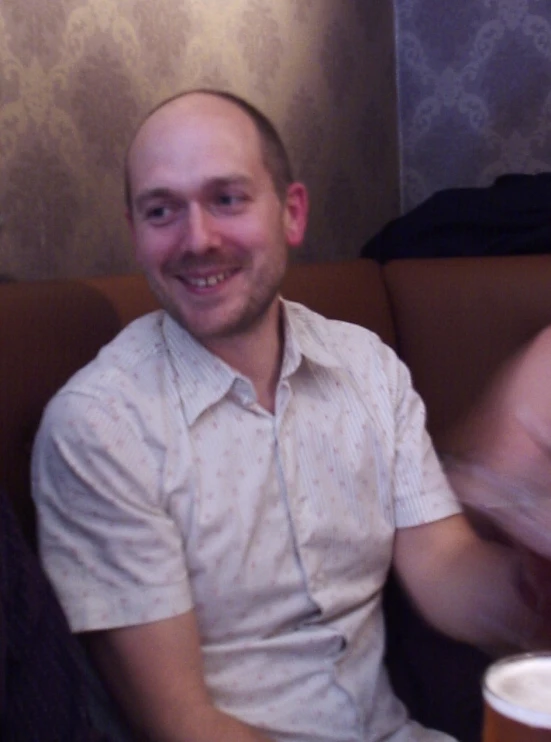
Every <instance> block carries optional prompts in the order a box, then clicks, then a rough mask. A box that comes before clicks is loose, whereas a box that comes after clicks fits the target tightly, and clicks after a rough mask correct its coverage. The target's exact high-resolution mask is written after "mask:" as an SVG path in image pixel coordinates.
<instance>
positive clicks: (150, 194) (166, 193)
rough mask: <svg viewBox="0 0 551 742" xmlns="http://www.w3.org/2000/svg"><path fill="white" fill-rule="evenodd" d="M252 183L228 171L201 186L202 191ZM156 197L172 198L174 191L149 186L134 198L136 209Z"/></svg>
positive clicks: (244, 177)
mask: <svg viewBox="0 0 551 742" xmlns="http://www.w3.org/2000/svg"><path fill="white" fill-rule="evenodd" d="M251 183H252V178H250V177H249V176H247V175H243V174H241V173H235V174H232V173H230V174H229V175H221V176H217V177H215V178H210V179H209V180H207V181H206V182H205V183H204V184H203V185H202V187H201V190H203V191H209V190H213V189H216V188H227V187H228V186H235V185H237V186H248V185H250V184H251ZM156 198H159V199H162V198H174V191H172V190H171V189H170V188H150V189H148V190H146V191H143V192H142V193H139V194H138V195H137V196H136V198H135V199H134V203H135V206H136V208H137V209H138V210H141V209H143V208H144V207H145V205H146V204H147V203H148V201H152V200H154V199H156Z"/></svg>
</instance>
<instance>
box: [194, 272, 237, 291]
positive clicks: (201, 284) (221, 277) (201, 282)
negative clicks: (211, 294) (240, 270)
mask: <svg viewBox="0 0 551 742" xmlns="http://www.w3.org/2000/svg"><path fill="white" fill-rule="evenodd" d="M229 275H230V271H227V272H226V273H217V274H216V275H214V276H207V277H206V278H188V279H187V281H188V283H190V284H191V285H192V286H196V287H197V288H200V289H204V288H206V287H207V286H216V284H217V283H220V282H221V281H225V280H226V278H228V276H229Z"/></svg>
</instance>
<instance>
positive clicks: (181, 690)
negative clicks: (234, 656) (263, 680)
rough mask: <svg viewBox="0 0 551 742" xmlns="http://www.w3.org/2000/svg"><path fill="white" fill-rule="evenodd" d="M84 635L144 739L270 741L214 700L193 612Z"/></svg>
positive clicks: (171, 741)
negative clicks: (217, 706) (204, 670)
mask: <svg viewBox="0 0 551 742" xmlns="http://www.w3.org/2000/svg"><path fill="white" fill-rule="evenodd" d="M84 637H85V642H86V644H87V646H88V649H89V651H90V654H91V656H92V659H93V660H94V662H95V663H96V665H97V666H98V669H99V671H100V673H101V675H102V677H103V678H104V680H105V682H106V684H107V686H108V688H109V689H110V691H111V692H112V694H113V695H114V697H115V698H116V699H117V700H118V702H119V703H120V705H121V706H122V708H123V711H125V712H126V715H127V717H128V719H129V720H130V722H131V723H132V724H133V725H134V726H135V728H136V729H137V731H138V733H141V735H142V739H144V740H151V741H152V742H187V741H188V740H189V742H203V741H204V742H213V741H214V740H216V742H224V741H225V740H227V741H228V742H268V738H267V737H265V736H264V735H262V734H261V733H260V732H258V731H256V730H254V729H253V728H252V727H249V726H247V725H246V724H243V723H242V722H240V721H238V720H237V719H235V718H233V717H231V716H229V715H228V714H225V713H223V712H222V711H219V710H218V709H216V708H215V706H214V705H213V703H212V701H211V699H210V697H209V694H208V691H207V688H206V686H205V682H204V679H203V668H202V661H201V648H200V642H199V634H198V630H197V624H196V620H195V615H194V613H193V611H188V612H187V613H185V614H183V615H180V616H175V617H174V618H168V619H164V620H162V621H154V622H152V623H148V624H143V625H139V626H128V627H124V628H120V629H110V630H106V631H98V632H91V633H89V634H85V635H84Z"/></svg>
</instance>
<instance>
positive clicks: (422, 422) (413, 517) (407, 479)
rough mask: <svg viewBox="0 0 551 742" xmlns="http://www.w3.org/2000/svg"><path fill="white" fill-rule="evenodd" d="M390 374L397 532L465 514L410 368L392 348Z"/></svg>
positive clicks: (388, 352)
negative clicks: (428, 425) (434, 441)
mask: <svg viewBox="0 0 551 742" xmlns="http://www.w3.org/2000/svg"><path fill="white" fill-rule="evenodd" d="M386 352H387V356H388V354H390V355H391V356H392V360H390V359H389V358H387V373H388V378H389V384H390V393H391V396H392V400H393V405H394V421H395V428H394V436H395V438H394V451H395V453H394V464H393V492H394V511H395V519H396V527H397V528H407V527H410V526H416V525H422V524H424V523H430V522H432V521H436V520H441V519H442V518H447V517H449V516H451V515H456V514H457V513H460V512H461V505H460V504H459V502H458V500H457V498H456V496H455V494H454V492H453V490H452V489H451V487H450V485H449V483H448V480H447V479H446V476H445V474H444V472H443V470H442V467H441V465H440V462H439V460H438V457H437V455H436V452H435V450H434V446H433V444H432V441H431V438H430V436H429V434H428V432H427V429H426V412H425V405H424V403H423V401H422V399H421V397H420V396H419V394H418V393H417V392H416V391H415V389H414V388H413V386H412V383H411V375H410V372H409V370H408V369H407V367H406V366H405V364H404V363H402V361H400V360H399V359H398V358H397V357H396V356H395V354H394V352H393V351H391V350H390V349H389V348H387V349H386Z"/></svg>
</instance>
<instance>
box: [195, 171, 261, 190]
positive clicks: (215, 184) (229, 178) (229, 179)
mask: <svg viewBox="0 0 551 742" xmlns="http://www.w3.org/2000/svg"><path fill="white" fill-rule="evenodd" d="M251 182H252V178H249V177H248V176H247V175H241V174H239V173H238V174H235V175H223V176H220V177H218V178H211V179H210V180H208V181H207V182H206V184H205V187H206V188H207V189H208V188H220V187H224V186H232V185H238V186H244V185H249V184H250V183H251Z"/></svg>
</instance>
